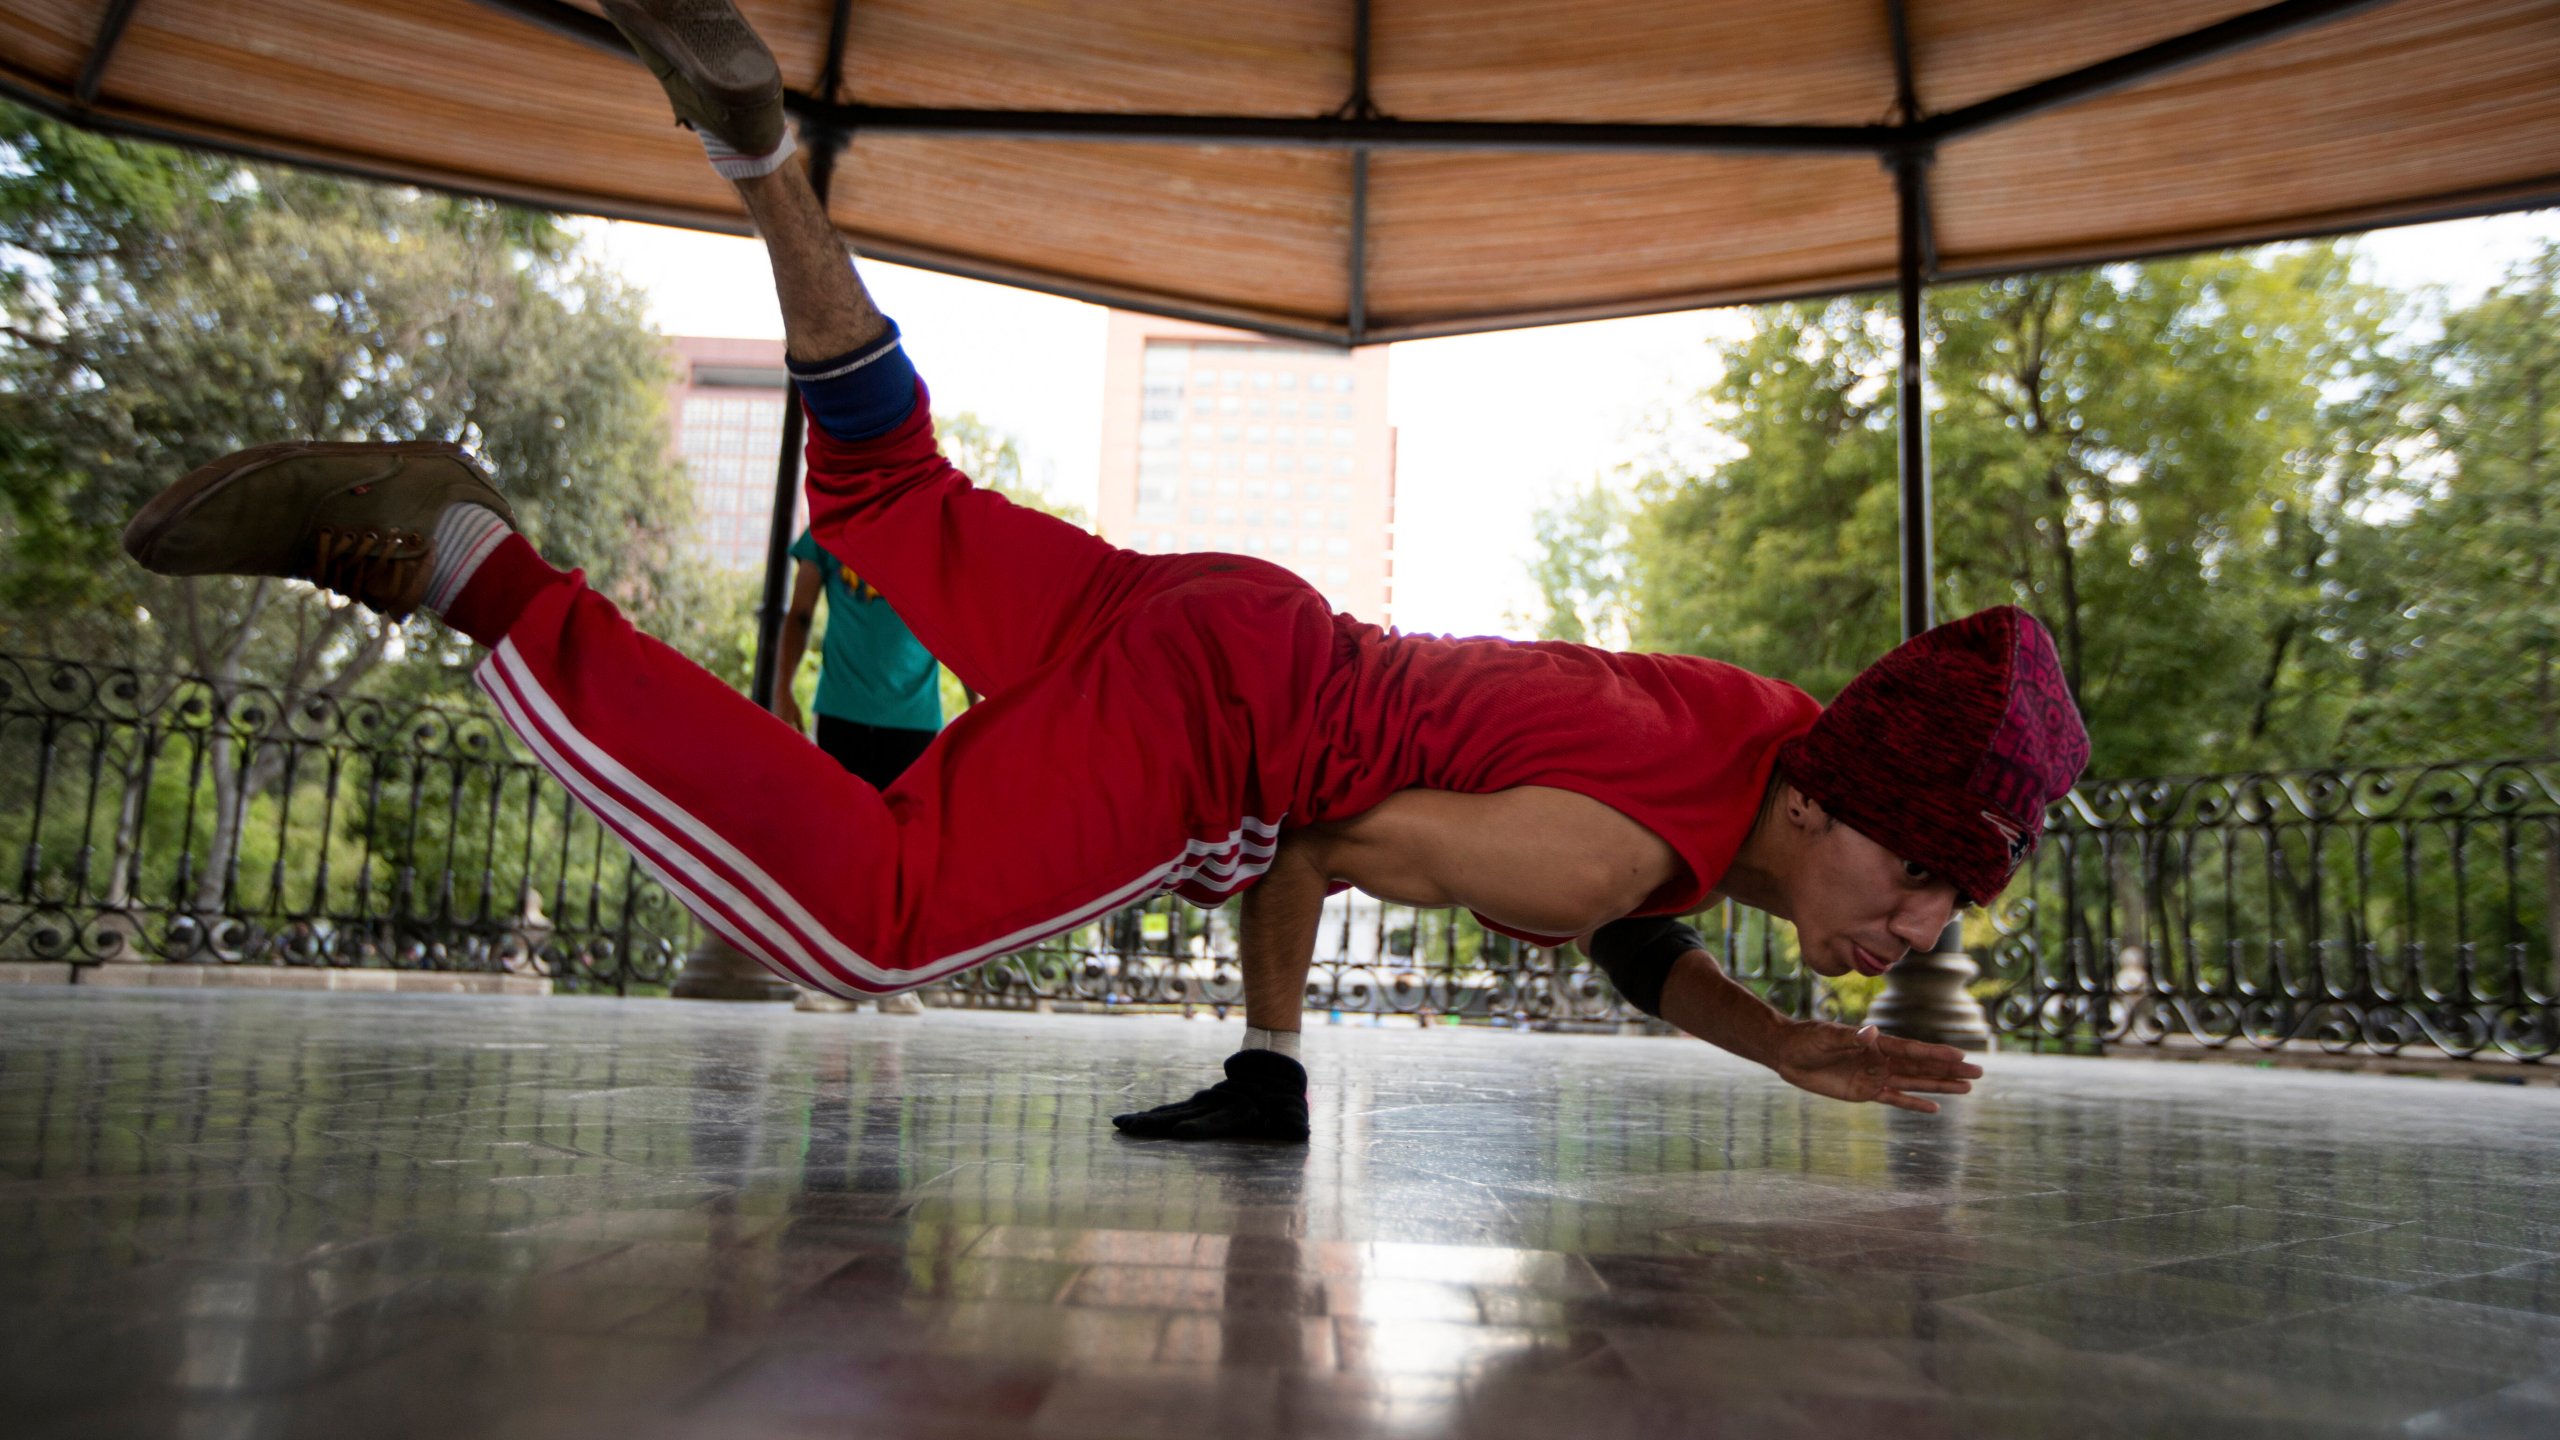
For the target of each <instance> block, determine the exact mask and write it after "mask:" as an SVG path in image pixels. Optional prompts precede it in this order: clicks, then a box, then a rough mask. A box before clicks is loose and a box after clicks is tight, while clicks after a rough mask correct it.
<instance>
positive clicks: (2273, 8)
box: [1911, 0, 2391, 144]
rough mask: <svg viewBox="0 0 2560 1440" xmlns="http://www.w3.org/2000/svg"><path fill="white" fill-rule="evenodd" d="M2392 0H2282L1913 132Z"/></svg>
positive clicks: (2034, 108) (1955, 126)
mask: <svg viewBox="0 0 2560 1440" xmlns="http://www.w3.org/2000/svg"><path fill="white" fill-rule="evenodd" d="M2390 3H2391V0H2281V3H2278V4H2274V5H2269V6H2266V7H2264V8H2262V9H2257V10H2251V11H2249V12H2247V13H2246V14H2242V15H2234V16H2232V17H2231V18H2230V19H2228V20H2225V21H2222V22H2221V23H2219V24H2214V25H2207V26H2205V27H2204V28H2203V29H2201V30H2191V31H2189V32H2187V33H2186V34H2184V35H2175V36H2172V37H2170V38H2169V39H2166V40H2163V41H2160V42H2159V43H2157V44H2153V45H2145V46H2143V47H2142V48H2141V49H2139V50H2130V51H2127V52H2125V53H2124V54H2122V55H2118V56H2116V57H2115V58H2114V59H2112V60H2101V61H2099V62H2098V63H2096V64H2095V65H2084V66H2082V67H2080V68H2079V69H2077V70H2073V71H2071V72H2069V73H2067V74H2062V75H2056V76H2054V77H2053V78H2052V79H2050V80H2039V81H2037V82H2036V83H2034V84H2032V85H2025V86H2021V87H2019V88H2018V89H2015V90H2012V91H2010V92H2009V93H2007V94H2005V95H1995V96H1993V97H1991V98H1990V99H1988V100H1981V101H1976V102H1975V103H1973V104H1971V105H1965V106H1961V107H1959V108H1957V109H1954V110H1949V111H1947V112H1945V113H1944V114H1940V115H1934V116H1931V117H1930V118H1929V119H1927V120H1926V121H1923V122H1920V123H1919V124H1918V125H1917V126H1916V127H1915V132H1916V133H1914V134H1913V135H1912V137H1911V138H1912V139H1914V140H1925V141H1927V142H1928V143H1930V144H1942V143H1944V142H1946V141H1949V140H1955V139H1960V138H1962V137H1964V136H1968V135H1974V134H1979V133H1980V132H1982V131H1984V130H1988V129H1991V128H1992V127H1994V126H1998V125H2007V124H2010V123H2012V122H2013V121H2018V120H2024V119H2026V118H2028V117H2029V116H2032V115H2039V114H2042V113H2043V112H2045V111H2047V110H2053V109H2058V108H2060V107H2062V106H2065V105H2073V104H2077V103H2079V102H2080V101H2083V100H2089V99H2094V98H2096V97H2097V96H2100V95H2104V94H2107V93H2108V92H2110V91H2114V90H2121V89H2124V88H2125V87H2126V86H2128V85H2139V84H2142V83H2143V82H2145V81H2148V80H2156V79H2158V78H2160V77H2161V76H2163V75H2166V74H2168V73H2169V72H2171V71H2173V70H2181V69H2184V68H2185V67H2187V66H2189V65H2196V64H2201V63H2203V62H2204V61H2207V60H2219V59H2221V58H2223V57H2224V56H2226V55H2231V54H2233V53H2236V52H2238V51H2241V50H2245V49H2248V48H2249V47H2250V46H2253V45H2262V44H2264V43H2266V42H2267V41H2270V40H2280V39H2282V38H2284V37H2285V36H2287V35H2291V34H2293V33H2295V32H2296V31H2299V30H2307V29H2310V28H2312V27H2313V26H2317V25H2324V24H2327V23H2329V22H2330V21H2333V20H2342V19H2345V18H2346V17H2347V16H2349V15H2353V14H2355V13H2356V12H2358V11H2361V10H2373V9H2378V8H2380V7H2381V6H2384V5H2388V4H2390Z"/></svg>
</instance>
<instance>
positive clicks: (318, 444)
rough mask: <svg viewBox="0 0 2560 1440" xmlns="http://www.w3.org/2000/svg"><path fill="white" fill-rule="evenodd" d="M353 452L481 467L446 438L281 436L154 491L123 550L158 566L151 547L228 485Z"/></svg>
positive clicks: (128, 526) (127, 530)
mask: <svg viewBox="0 0 2560 1440" xmlns="http://www.w3.org/2000/svg"><path fill="white" fill-rule="evenodd" d="M352 454H363V455H433V456H437V457H440V458H441V457H450V458H452V459H456V460H460V461H461V462H463V463H464V464H466V465H471V466H472V468H473V469H475V470H476V469H478V468H479V467H478V466H477V465H476V464H474V463H473V462H472V460H471V457H470V455H469V453H468V452H466V451H465V450H464V449H463V448H462V447H461V446H459V445H455V444H451V443H448V442H446V441H442V440H404V441H400V442H398V443H396V444H390V445H379V444H365V443H357V442H349V441H342V440H311V441H303V440H280V441H277V442H275V443H273V444H269V445H258V446H253V447H251V448H249V449H247V450H235V451H233V452H232V453H231V454H228V455H225V456H223V457H222V458H221V459H219V460H215V461H213V462H211V463H209V464H205V465H199V466H197V467H196V468H195V469H193V470H190V471H188V472H187V473H186V474H184V475H182V476H180V477H178V479H177V481H176V482H175V483H173V484H171V485H170V486H169V488H168V489H166V490H163V491H161V492H160V493H159V494H157V495H154V496H152V497H151V500H150V502H149V503H148V504H145V505H144V506H143V507H142V508H141V509H140V510H138V511H136V512H134V517H133V518H132V519H131V520H129V521H126V522H125V527H124V536H123V543H124V553H125V554H127V555H129V556H131V557H133V562H134V563H135V564H137V565H140V566H141V567H142V568H144V569H146V570H154V571H157V570H158V567H157V566H154V565H153V564H152V563H151V560H150V558H149V557H150V552H151V551H152V549H153V548H154V547H156V546H157V545H158V543H159V540H160V537H161V536H163V535H166V534H167V533H169V531H170V529H171V528H172V527H174V526H175V525H177V524H178V523H179V522H180V521H182V520H184V519H186V518H187V516H188V515H189V514H190V513H191V512H193V511H194V509H195V508H196V507H197V506H198V505H201V504H203V503H204V502H205V501H206V500H208V499H211V498H212V497H213V496H214V495H216V494H218V493H220V492H221V490H222V488H223V487H224V486H226V485H229V484H231V483H232V482H233V481H236V480H240V479H243V478H245V477H247V476H249V475H253V474H255V473H257V472H258V471H260V470H263V469H265V468H266V467H268V466H269V465H272V464H274V463H275V462H277V461H279V460H285V459H290V458H292V457H294V456H298V455H352ZM493 488H494V487H493ZM499 514H500V515H501V516H502V517H504V518H505V520H506V522H507V523H508V524H509V525H513V524H514V523H515V516H514V515H512V514H510V513H508V512H507V511H506V509H505V508H504V507H503V506H502V507H501V508H500V509H499ZM159 573H167V572H159Z"/></svg>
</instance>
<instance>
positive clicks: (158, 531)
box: [124, 440, 515, 620]
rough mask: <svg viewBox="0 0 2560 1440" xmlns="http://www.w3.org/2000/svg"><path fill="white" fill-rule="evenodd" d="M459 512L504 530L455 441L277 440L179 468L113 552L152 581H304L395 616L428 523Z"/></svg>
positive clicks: (495, 499) (416, 597) (430, 551)
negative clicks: (460, 508) (480, 512)
mask: <svg viewBox="0 0 2560 1440" xmlns="http://www.w3.org/2000/svg"><path fill="white" fill-rule="evenodd" d="M461 504H469V505H479V506H482V507H485V508H486V509H488V510H490V511H492V512H494V513H495V514H496V515H497V517H498V518H499V519H500V520H503V521H505V522H506V524H507V525H508V526H509V527H510V528H513V526H514V525H515V513H514V512H513V511H512V510H510V509H508V508H507V501H506V497H505V496H503V495H500V494H499V493H498V488H497V486H495V485H494V484H492V483H490V480H489V476H488V474H487V473H486V472H485V471H483V470H482V469H481V468H480V467H479V466H478V465H477V464H475V463H474V462H473V461H472V459H471V457H470V456H469V455H466V454H465V453H463V450H462V447H461V446H459V445H448V444H444V443H442V442H441V441H433V440H414V441H402V442H399V443H396V444H381V443H364V444H333V443H319V442H312V443H304V442H299V441H287V442H285V443H283V444H279V445H260V446H257V447H256V448H254V449H249V450H239V451H235V452H233V453H231V454H229V455H225V456H223V457H222V458H221V459H219V460H216V461H214V462H212V463H211V464H208V465H201V466H198V467H197V468H196V469H194V470H193V471H190V472H189V473H188V474H187V476H186V478H185V479H183V480H180V481H179V482H177V483H176V484H174V485H172V486H170V487H169V488H168V489H166V490H163V491H161V492H160V493H159V494H158V495H156V496H154V497H152V500H151V503H149V504H147V505H145V506H143V507H142V509H141V511H140V512H138V513H137V514H135V516H134V517H133V520H132V521H131V523H129V524H127V525H126V526H125V527H124V551H125V553H126V554H128V555H130V556H132V557H133V558H134V560H135V561H136V562H137V563H139V564H140V565H141V566H142V567H143V568H144V569H146V570H152V571H157V572H158V573H160V574H162V575H277V576H283V577H285V578H288V579H294V580H308V581H310V582H312V583H313V584H315V585H319V586H321V587H323V588H324V589H329V590H334V591H336V592H337V593H339V594H341V595H344V596H346V597H348V598H349V599H351V600H354V601H357V602H358V603H360V604H362V605H364V606H366V607H368V608H370V609H373V610H378V611H381V612H382V613H383V614H385V615H388V616H390V617H391V618H393V619H395V620H399V619H405V618H407V617H408V616H409V614H410V613H411V612H412V611H415V610H416V609H417V608H418V604H419V602H420V601H421V600H423V599H425V598H426V594H427V586H428V582H429V580H430V578H431V577H432V575H433V572H434V568H435V559H436V540H435V534H436V524H437V522H438V521H439V520H441V519H442V518H444V514H445V511H446V510H448V509H450V508H451V507H453V506H455V505H461Z"/></svg>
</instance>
